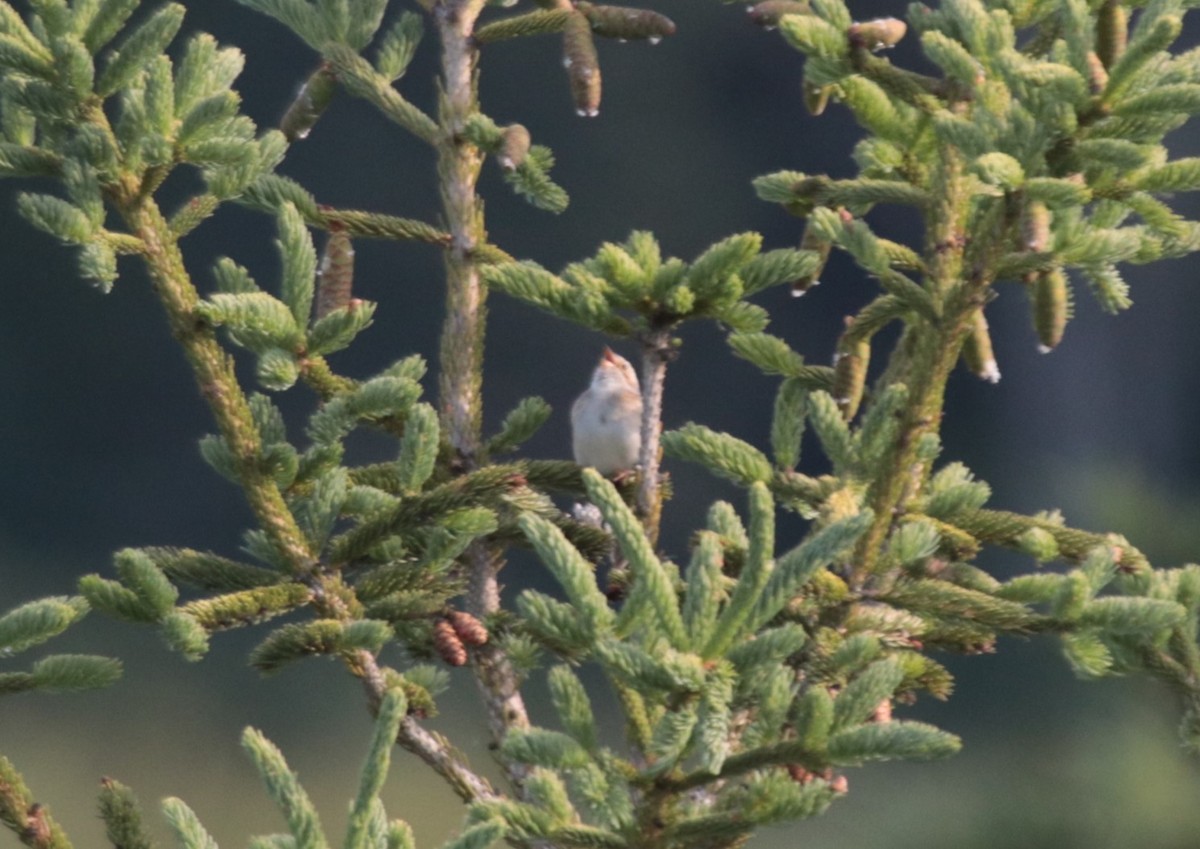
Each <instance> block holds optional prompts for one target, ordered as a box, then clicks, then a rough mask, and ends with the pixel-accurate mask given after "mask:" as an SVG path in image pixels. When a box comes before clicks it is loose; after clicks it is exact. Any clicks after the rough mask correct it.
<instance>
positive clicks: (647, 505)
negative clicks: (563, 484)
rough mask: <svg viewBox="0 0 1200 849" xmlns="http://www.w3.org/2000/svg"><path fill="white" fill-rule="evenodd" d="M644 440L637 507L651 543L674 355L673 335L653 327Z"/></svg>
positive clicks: (647, 351) (645, 353) (647, 339)
mask: <svg viewBox="0 0 1200 849" xmlns="http://www.w3.org/2000/svg"><path fill="white" fill-rule="evenodd" d="M641 341H642V379H641V384H642V434H641V437H642V443H641V449H640V451H639V454H638V468H639V470H640V476H639V477H638V489H637V509H638V516H639V518H641V520H642V524H643V525H644V526H645V528H646V536H647V538H648V539H649V540H650V544H651V545H654V543H655V542H656V541H657V540H658V528H659V522H660V519H661V517H662V503H663V494H662V487H661V485H660V481H659V464H660V462H661V459H662V447H661V444H660V438H661V436H662V411H663V387H664V385H665V383H666V378H667V363H668V362H669V361H670V360H671V358H672V357H673V356H674V354H675V350H674V348H672V347H671V334H670V331H667V330H654V331H650V332H648V333H647V334H646V335H645V336H643V337H642V340H641Z"/></svg>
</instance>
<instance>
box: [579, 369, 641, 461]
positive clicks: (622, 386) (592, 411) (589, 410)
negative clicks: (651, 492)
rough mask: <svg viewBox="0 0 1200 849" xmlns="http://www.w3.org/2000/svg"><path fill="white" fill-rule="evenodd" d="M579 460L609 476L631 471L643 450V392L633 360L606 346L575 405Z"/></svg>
mask: <svg viewBox="0 0 1200 849" xmlns="http://www.w3.org/2000/svg"><path fill="white" fill-rule="evenodd" d="M571 432H572V438H571V447H572V449H573V450H574V452H575V462H576V463H578V464H579V465H581V466H592V467H593V468H595V469H596V471H598V472H599V473H600V474H602V475H606V476H609V477H611V476H613V475H618V474H620V473H622V472H629V471H631V470H632V469H633V467H634V466H635V465H637V459H638V453H639V452H640V451H641V449H642V392H641V389H640V388H639V387H638V377H637V372H635V371H634V370H633V366H632V365H630V363H629V360H627V359H625V358H624V357H622V356H620V355H619V354H617V353H614V352H613V350H612V349H611V348H605V349H604V354H603V356H601V357H600V364H599V365H597V366H596V370H595V371H594V372H592V382H591V385H589V386H588V388H587V389H586V390H584V393H583V394H582V395H580V396H579V398H578V399H576V401H575V403H574V405H572V407H571Z"/></svg>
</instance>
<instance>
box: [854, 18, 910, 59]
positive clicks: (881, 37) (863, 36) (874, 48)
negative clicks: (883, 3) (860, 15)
mask: <svg viewBox="0 0 1200 849" xmlns="http://www.w3.org/2000/svg"><path fill="white" fill-rule="evenodd" d="M906 32H908V24H906V23H904V21H901V20H899V19H897V18H876V19H875V20H873V21H862V22H861V23H853V24H851V25H850V29H849V30H848V31H847V35H848V36H849V37H850V46H851V47H865V48H866V49H867V50H870V51H871V52H873V53H874V52H878V51H880V50H886V49H887V48H889V47H895V46H896V44H897V43H899V41H900V39H902V38H904V34H905V33H906Z"/></svg>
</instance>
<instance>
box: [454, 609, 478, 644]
mask: <svg viewBox="0 0 1200 849" xmlns="http://www.w3.org/2000/svg"><path fill="white" fill-rule="evenodd" d="M446 619H447V620H448V621H449V622H450V627H452V628H453V629H454V633H455V634H456V635H458V638H459V639H460V640H462V642H463V644H464V645H468V646H482V645H486V644H487V641H488V630H487V628H486V627H484V624H483V623H482V622H480V621H479V620H478V619H476V618H475V617H474V616H472V615H471V614H470V613H464V612H463V611H461V610H452V611H450V612H449V613H447V614H446Z"/></svg>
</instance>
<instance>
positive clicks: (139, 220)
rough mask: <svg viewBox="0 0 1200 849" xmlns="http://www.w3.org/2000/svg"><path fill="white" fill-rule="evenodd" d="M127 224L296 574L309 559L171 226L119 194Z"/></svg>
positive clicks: (145, 203) (265, 521) (260, 510)
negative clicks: (206, 318) (264, 458)
mask: <svg viewBox="0 0 1200 849" xmlns="http://www.w3.org/2000/svg"><path fill="white" fill-rule="evenodd" d="M117 206H118V209H119V210H120V211H121V213H122V215H123V217H124V218H125V221H126V223H127V224H128V226H129V228H130V230H131V231H132V232H133V233H134V234H135V235H136V236H137V237H138V238H139V239H140V240H141V242H142V244H143V245H144V251H143V256H144V258H145V261H146V264H147V266H148V268H149V270H150V275H151V279H152V280H153V281H154V288H155V292H156V293H157V294H158V297H159V301H160V303H161V304H162V305H163V308H164V309H165V310H166V313H167V321H168V324H169V326H170V328H171V333H172V335H173V336H174V337H175V340H176V341H177V342H178V343H179V345H180V347H181V348H182V349H183V352H184V356H185V357H186V358H187V360H188V363H189V364H190V365H191V367H192V370H193V372H194V374H195V377H196V382H197V384H198V385H199V387H200V392H201V394H202V395H203V397H204V399H205V401H206V402H207V403H208V406H209V409H210V410H211V411H212V413H213V417H214V419H215V420H216V422H217V427H218V429H219V431H220V433H221V436H222V438H223V439H224V441H225V444H226V445H227V446H228V447H229V449H230V451H231V452H232V455H233V457H234V462H235V464H236V468H237V471H238V475H239V477H240V479H241V482H242V488H243V491H244V492H245V494H246V498H247V500H248V501H249V502H250V507H251V509H252V510H253V511H254V514H255V516H256V517H257V518H258V521H259V523H260V524H261V526H262V528H263V529H264V530H265V531H266V532H267V533H268V534H269V535H270V536H271V539H272V540H273V542H274V543H275V546H276V547H277V549H278V550H279V554H280V556H282V557H283V558H284V560H285V561H286V562H287V563H288V564H289V565H290V566H291V568H292V570H293V571H294V572H295V573H296V574H305V573H307V572H308V571H309V570H311V568H312V566H313V564H314V560H313V556H312V553H311V552H310V551H309V547H308V543H307V542H306V541H305V539H304V535H303V534H302V533H301V531H300V529H299V527H298V526H297V524H296V520H295V517H293V516H292V513H291V511H290V510H289V509H288V506H287V504H286V503H285V502H284V499H283V494H282V493H281V492H280V490H279V487H278V485H277V484H276V483H275V481H274V480H273V479H272V478H271V476H270V475H269V474H268V473H267V472H266V471H265V470H264V469H263V467H262V464H261V462H260V458H261V455H262V442H261V439H260V437H259V434H258V429H257V427H256V426H255V424H254V418H253V416H252V415H251V412H250V405H249V403H248V402H247V400H246V396H245V394H244V393H243V392H242V389H241V386H240V384H239V383H238V380H237V376H236V375H235V374H234V368H233V360H232V359H231V358H230V357H229V355H228V354H226V353H225V352H224V351H223V350H221V347H220V345H218V343H217V341H216V338H215V336H214V334H213V331H212V329H211V326H210V325H209V323H208V322H207V321H204V320H202V319H200V317H199V316H198V314H197V312H196V306H197V304H198V303H199V300H200V298H199V295H198V294H197V292H196V289H195V286H194V285H193V284H192V282H191V278H190V277H189V275H188V273H187V270H186V268H185V267H184V264H183V256H182V254H181V253H180V251H179V246H178V244H177V242H176V239H175V237H174V236H173V235H172V233H171V228H170V225H169V224H168V222H167V220H166V219H165V218H164V217H163V216H162V213H161V212H159V210H158V206H157V205H156V204H155V203H154V201H153V200H152V199H149V198H128V197H124V198H117Z"/></svg>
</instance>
